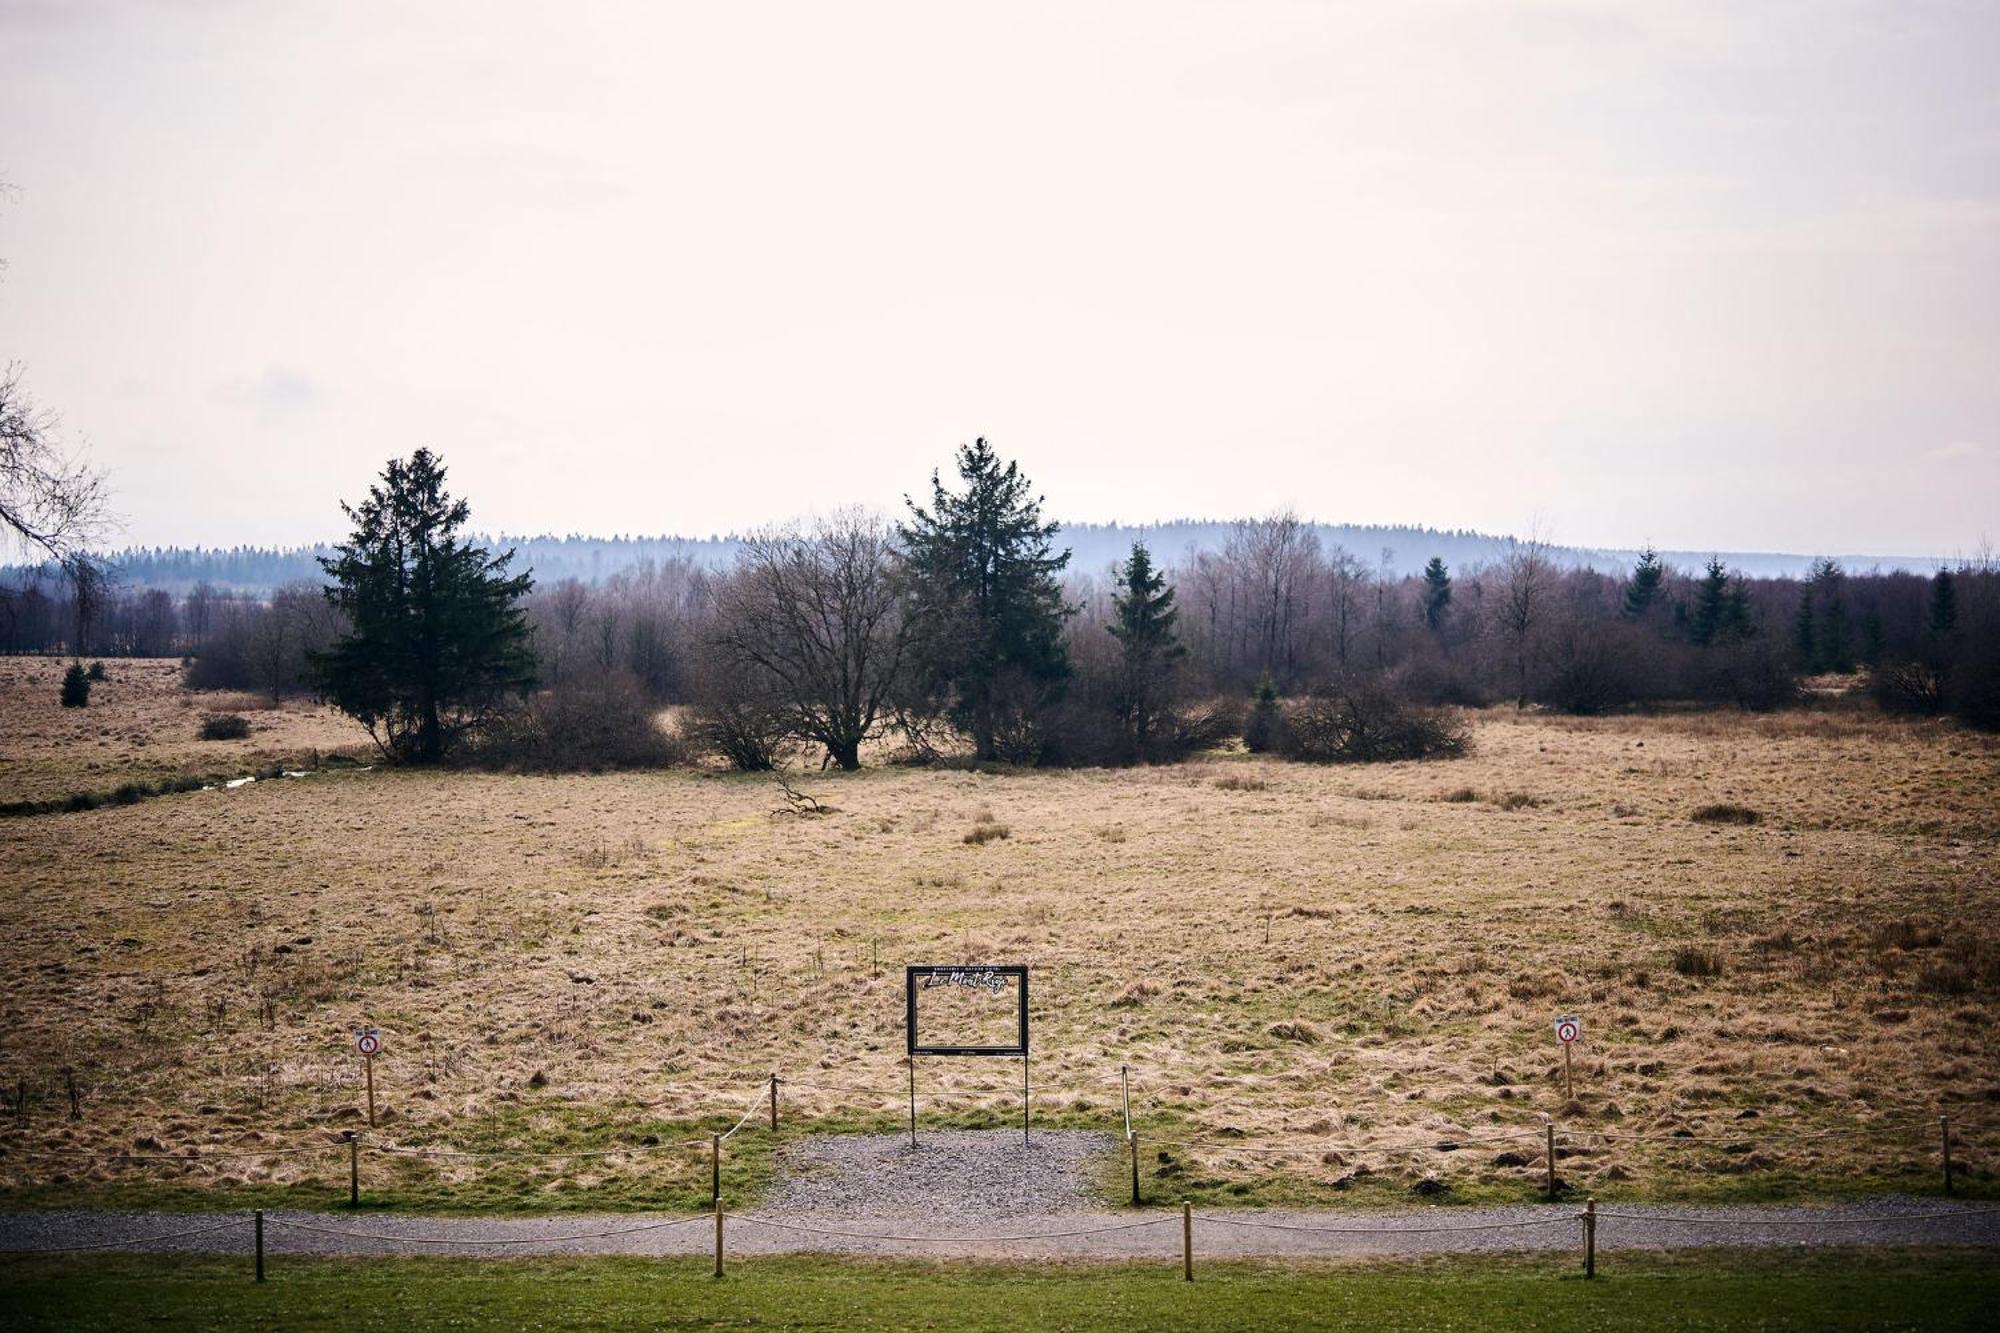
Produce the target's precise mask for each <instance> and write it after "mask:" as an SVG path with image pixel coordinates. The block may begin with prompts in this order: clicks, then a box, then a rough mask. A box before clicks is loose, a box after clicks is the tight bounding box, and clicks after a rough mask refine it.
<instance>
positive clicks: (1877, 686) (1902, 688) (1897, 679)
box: [1868, 662, 1950, 717]
mask: <svg viewBox="0 0 2000 1333" xmlns="http://www.w3.org/2000/svg"><path fill="white" fill-rule="evenodd" d="M1949 684H1950V678H1949V676H1948V675H1947V673H1946V672H1945V670H1944V669H1943V668H1942V667H1940V666H1936V665H1933V664H1931V663H1927V662H1885V663H1883V664H1882V665H1881V666H1878V667H1876V668H1875V669H1874V670H1873V671H1871V672H1869V673H1868V692H1869V693H1870V694H1872V695H1874V696H1875V702H1876V703H1877V704H1879V705H1880V706H1881V708H1882V711H1883V712H1885V713H1917V714H1921V715H1923V716H1926V717H1935V716H1936V715H1937V714H1939V713H1942V712H1943V711H1944V708H1945V698H1946V690H1947V687H1948V686H1949Z"/></svg>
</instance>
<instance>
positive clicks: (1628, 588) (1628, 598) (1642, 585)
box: [1624, 545, 1667, 620]
mask: <svg viewBox="0 0 2000 1333" xmlns="http://www.w3.org/2000/svg"><path fill="white" fill-rule="evenodd" d="M1666 576H1667V567H1666V566H1665V565H1663V564H1661V563H1660V553H1659V552H1658V551H1655V550H1654V549H1653V548H1652V546H1651V545H1648V546H1647V547H1646V549H1645V550H1643V551H1641V552H1640V553H1639V563H1637V564H1636V565H1634V566H1632V578H1631V581H1630V582H1628V583H1627V584H1626V585H1625V608H1624V609H1625V615H1626V618H1627V619H1630V620H1637V619H1639V618H1640V617H1641V616H1643V615H1645V614H1646V611H1647V609H1648V608H1649V607H1651V606H1652V604H1653V599H1654V598H1656V597H1658V596H1659V594H1660V582H1661V580H1663V579H1665V578H1666Z"/></svg>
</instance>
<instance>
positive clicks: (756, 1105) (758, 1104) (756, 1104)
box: [722, 1092, 767, 1143]
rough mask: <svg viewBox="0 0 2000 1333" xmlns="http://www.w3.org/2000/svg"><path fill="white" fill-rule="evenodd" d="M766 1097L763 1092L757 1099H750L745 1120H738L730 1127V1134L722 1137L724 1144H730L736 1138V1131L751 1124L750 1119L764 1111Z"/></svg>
mask: <svg viewBox="0 0 2000 1333" xmlns="http://www.w3.org/2000/svg"><path fill="white" fill-rule="evenodd" d="M766 1095H767V1094H765V1093H763V1092H759V1093H758V1094H757V1095H756V1096H755V1097H753V1098H751V1099H750V1106H749V1109H748V1110H746V1111H744V1112H743V1118H742V1119H740V1120H738V1121H737V1122H736V1123H735V1124H734V1125H733V1126H731V1127H730V1130H729V1132H728V1133H727V1134H724V1135H723V1136H722V1141H723V1142H724V1143H727V1142H729V1140H731V1139H733V1138H735V1137H736V1131H737V1130H739V1129H741V1128H743V1127H744V1126H745V1125H747V1124H749V1123H750V1117H751V1116H753V1115H756V1114H757V1112H758V1111H760V1110H762V1109H763V1106H764V1098H765V1096H766Z"/></svg>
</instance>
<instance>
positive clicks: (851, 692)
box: [715, 510, 906, 769]
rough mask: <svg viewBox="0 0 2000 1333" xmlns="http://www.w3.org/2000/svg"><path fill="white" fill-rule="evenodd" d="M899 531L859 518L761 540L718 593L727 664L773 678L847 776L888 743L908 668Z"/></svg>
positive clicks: (843, 516) (793, 718)
mask: <svg viewBox="0 0 2000 1333" xmlns="http://www.w3.org/2000/svg"><path fill="white" fill-rule="evenodd" d="M894 561H895V551H894V547H893V544H892V541H891V537H890V534H889V529H888V528H887V526H886V525H885V524H883V523H882V522H881V521H880V520H878V519H875V518H872V517H869V516H868V515H865V514H863V513H860V512H858V511H852V510H849V511H843V512H840V513H838V514H836V515H834V516H833V518H831V519H830V520H827V521H824V522H820V523H816V524H814V525H812V526H811V527H807V528H781V529H775V530H772V531H768V532H763V533H759V534H757V535H755V536H752V537H751V538H750V539H749V540H747V541H746V542H745V543H744V544H743V548H742V550H741V551H740V552H739V553H738V555H737V562H736V569H735V572H734V574H733V575H732V576H731V577H730V578H729V579H728V580H726V581H725V582H724V583H723V584H722V585H721V587H720V589H719V590H718V595H717V608H716V610H717V616H716V629H715V640H716V645H717V647H718V648H719V649H720V650H721V652H722V653H723V655H724V658H725V660H727V661H730V662H732V663H734V664H735V665H736V666H737V667H739V668H740V669H743V670H745V671H755V672H761V673H764V674H766V675H768V676H769V677H770V678H771V679H772V680H773V681H774V682H775V683H776V685H777V688H778V694H779V697H780V698H781V699H782V700H783V704H784V709H785V711H786V713H787V714H788V717H789V725H790V729H791V731H792V733H793V734H794V735H796V736H797V737H799V738H800V739H801V740H808V741H815V742H817V743H819V744H821V745H824V746H825V747H826V752H827V756H828V758H829V759H831V760H832V762H834V763H835V764H838V765H839V766H840V767H841V768H844V769H853V768H859V767H860V766H861V753H860V751H861V745H862V743H863V742H865V741H867V740H870V739H872V738H873V737H875V736H876V735H878V734H880V732H881V731H882V729H883V727H884V724H885V722H886V720H887V718H888V716H889V714H890V711H891V708H892V703H893V698H894V693H895V689H896V685H897V683H898V681H899V680H900V679H901V675H902V668H903V656H904V647H905V643H906V636H905V634H904V628H903V620H902V616H901V614H900V612H899V609H898V600H897V596H896V587H895V577H894V574H895V569H894Z"/></svg>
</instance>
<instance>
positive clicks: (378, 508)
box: [312, 449, 535, 763]
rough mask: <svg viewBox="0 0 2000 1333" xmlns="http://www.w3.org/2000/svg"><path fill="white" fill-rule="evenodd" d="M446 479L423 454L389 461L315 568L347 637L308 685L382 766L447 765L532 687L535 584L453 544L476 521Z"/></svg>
mask: <svg viewBox="0 0 2000 1333" xmlns="http://www.w3.org/2000/svg"><path fill="white" fill-rule="evenodd" d="M444 479H445V468H444V462H443V460H442V459H440V458H439V457H438V456H437V455H435V454H433V453H432V452H431V451H430V450H428V449H419V450H417V452H416V453H414V454H412V455H411V456H410V457H409V458H408V459H407V460H404V459H391V460H390V462H389V465H388V467H387V468H386V469H385V470H384V471H383V473H382V480H381V482H380V483H379V484H377V485H374V486H371V487H370V488H369V491H368V498H367V499H366V500H363V501H362V502H361V503H360V504H359V505H353V506H350V505H345V504H343V505H342V506H341V509H342V511H343V512H345V513H346V515H347V517H348V520H349V521H350V522H351V523H353V525H354V531H353V533H352V535H350V536H349V537H348V539H347V540H346V541H345V542H344V543H342V544H341V545H339V546H336V547H335V548H334V551H335V554H334V555H332V556H330V557H326V558H322V559H321V561H320V565H321V567H322V568H324V569H325V570H326V572H327V574H328V575H329V576H331V577H332V579H333V583H332V585H331V586H329V587H328V588H327V589H326V598H327V600H328V601H329V602H331V603H332V604H333V605H334V606H335V607H337V608H339V610H340V611H341V612H342V613H343V614H344V615H345V616H346V619H347V625H348V628H347V632H346V633H345V634H344V635H342V636H341V638H340V639H339V640H337V641H336V642H335V643H334V645H333V646H332V647H331V648H329V649H327V650H326V651H325V652H323V653H315V654H313V655H312V671H313V676H314V680H315V683H316V685H317V686H318V688H319V690H320V693H321V694H322V695H323V696H324V697H325V698H326V699H327V700H329V701H330V702H331V703H333V704H334V706H335V707H337V708H339V709H340V710H341V711H342V712H344V713H347V714H348V715H350V716H352V717H354V718H356V719H357V720H359V721H360V722H361V724H362V725H363V726H365V727H367V728H368V732H369V734H370V735H371V736H373V737H374V738H375V741H376V744H377V745H379V746H381V747H382V749H383V751H384V752H385V753H386V754H388V755H389V756H390V757H391V758H394V759H398V760H404V761H409V762H414V763H434V762H436V761H437V760H439V759H442V758H443V757H444V756H445V755H446V753H447V752H449V750H450V749H451V748H452V746H453V745H454V744H455V743H456V742H457V741H458V740H459V739H460V738H461V737H462V736H463V735H464V734H465V733H466V732H467V731H469V730H470V729H472V728H474V727H476V726H478V725H479V724H480V723H482V722H483V721H485V720H487V719H488V718H490V717H491V716H492V715H493V714H494V713H495V712H496V711H497V710H498V709H499V708H500V707H502V706H503V705H504V704H505V703H506V702H507V700H508V699H509V698H510V697H518V696H521V695H524V694H526V693H527V691H529V690H530V689H532V688H533V687H534V684H535V658H534V654H533V652H532V651H531V649H530V647H529V631H528V624H527V615H526V613H525V612H524V611H523V610H522V609H521V607H520V605H519V602H520V599H521V598H522V597H523V596H524V595H525V594H526V593H527V591H528V589H529V588H530V587H532V586H533V581H532V579H531V578H530V577H529V576H528V575H526V574H519V575H512V576H510V575H509V574H508V573H507V565H508V564H509V562H511V561H512V560H513V558H514V553H513V552H512V551H507V552H504V553H502V554H500V555H492V554H489V553H488V552H487V551H486V550H485V549H483V548H481V547H478V546H474V545H473V544H472V543H470V542H468V541H464V540H461V539H460V538H459V536H458V531H459V529H460V528H462V527H463V526H464V525H465V522H466V519H467V518H468V517H469V516H470V512H471V511H470V509H469V507H468V506H467V504H466V502H465V501H464V500H458V499H453V498H452V497H451V496H450V495H448V494H447V493H446V492H445V489H444Z"/></svg>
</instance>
